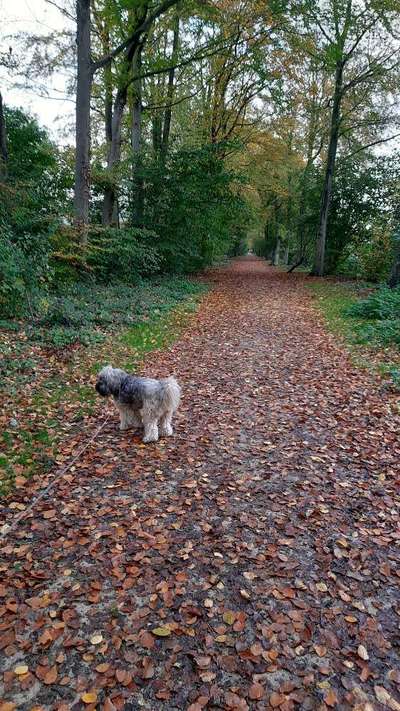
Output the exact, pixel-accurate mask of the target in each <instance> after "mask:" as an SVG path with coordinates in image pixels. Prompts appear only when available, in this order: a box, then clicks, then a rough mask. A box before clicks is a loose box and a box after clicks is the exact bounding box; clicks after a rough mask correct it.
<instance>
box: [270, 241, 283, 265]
mask: <svg viewBox="0 0 400 711" xmlns="http://www.w3.org/2000/svg"><path fill="white" fill-rule="evenodd" d="M280 250H281V240H280V238H279V237H278V238H277V240H276V244H275V249H274V256H273V259H272V264H273V266H274V267H278V266H279V256H280V254H279V253H280Z"/></svg>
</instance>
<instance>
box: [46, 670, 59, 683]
mask: <svg viewBox="0 0 400 711" xmlns="http://www.w3.org/2000/svg"><path fill="white" fill-rule="evenodd" d="M57 677H58V671H57V667H56V666H54V667H51V669H49V671H48V672H47V674H46V675H45V677H44V679H43V682H44V683H45V684H55V682H56V681H57Z"/></svg>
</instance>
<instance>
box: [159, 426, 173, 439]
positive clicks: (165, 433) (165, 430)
mask: <svg viewBox="0 0 400 711" xmlns="http://www.w3.org/2000/svg"><path fill="white" fill-rule="evenodd" d="M173 434H174V430H173V429H172V427H171V426H170V425H169V426H168V427H162V428H161V430H160V436H161V437H172V435H173Z"/></svg>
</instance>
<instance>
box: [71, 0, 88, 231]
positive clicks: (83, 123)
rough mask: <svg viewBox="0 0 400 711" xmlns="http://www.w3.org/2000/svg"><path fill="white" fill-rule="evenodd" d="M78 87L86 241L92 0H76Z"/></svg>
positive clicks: (79, 203)
mask: <svg viewBox="0 0 400 711" xmlns="http://www.w3.org/2000/svg"><path fill="white" fill-rule="evenodd" d="M76 15H77V37H76V41H77V66H78V73H77V89H76V155H75V196H74V210H75V224H76V226H77V227H78V229H79V231H80V242H81V244H86V242H87V231H88V224H89V199H90V95H91V89H92V79H93V74H92V67H91V47H90V0H77V2H76Z"/></svg>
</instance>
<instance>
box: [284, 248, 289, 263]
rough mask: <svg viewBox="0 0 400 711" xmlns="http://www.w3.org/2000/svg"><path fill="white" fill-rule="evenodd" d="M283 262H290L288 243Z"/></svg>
mask: <svg viewBox="0 0 400 711" xmlns="http://www.w3.org/2000/svg"><path fill="white" fill-rule="evenodd" d="M283 263H284V264H286V266H287V265H288V264H289V245H288V244H287V245H286V247H285V251H284V254H283Z"/></svg>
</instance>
